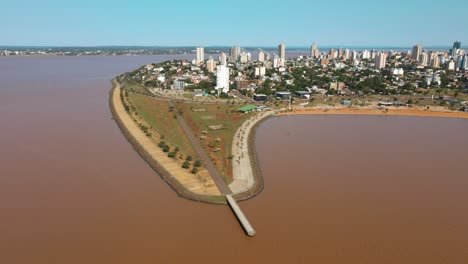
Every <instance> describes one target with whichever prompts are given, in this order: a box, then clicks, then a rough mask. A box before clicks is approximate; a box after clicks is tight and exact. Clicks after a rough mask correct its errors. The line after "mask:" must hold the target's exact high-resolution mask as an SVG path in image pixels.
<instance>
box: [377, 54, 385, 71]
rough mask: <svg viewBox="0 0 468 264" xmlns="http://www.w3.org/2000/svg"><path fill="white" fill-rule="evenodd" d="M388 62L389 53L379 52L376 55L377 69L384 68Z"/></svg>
mask: <svg viewBox="0 0 468 264" xmlns="http://www.w3.org/2000/svg"><path fill="white" fill-rule="evenodd" d="M386 63H387V53H385V52H379V53H377V55H375V68H376V69H379V70H380V69H383V68H385V64H386Z"/></svg>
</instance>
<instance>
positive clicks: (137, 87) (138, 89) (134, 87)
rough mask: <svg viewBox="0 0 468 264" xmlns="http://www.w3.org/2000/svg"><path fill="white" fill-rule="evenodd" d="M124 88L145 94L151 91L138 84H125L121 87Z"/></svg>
mask: <svg viewBox="0 0 468 264" xmlns="http://www.w3.org/2000/svg"><path fill="white" fill-rule="evenodd" d="M123 89H124V90H127V91H129V92H134V93H139V94H145V95H151V92H149V91H148V90H147V89H145V88H144V87H142V86H140V85H138V84H127V85H125V86H124V87H123Z"/></svg>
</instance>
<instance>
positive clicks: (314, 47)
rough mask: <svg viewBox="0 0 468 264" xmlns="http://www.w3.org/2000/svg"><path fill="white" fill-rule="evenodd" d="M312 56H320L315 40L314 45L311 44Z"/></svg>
mask: <svg viewBox="0 0 468 264" xmlns="http://www.w3.org/2000/svg"><path fill="white" fill-rule="evenodd" d="M310 57H311V58H313V59H315V58H317V57H318V48H317V44H316V43H315V42H314V43H312V46H310Z"/></svg>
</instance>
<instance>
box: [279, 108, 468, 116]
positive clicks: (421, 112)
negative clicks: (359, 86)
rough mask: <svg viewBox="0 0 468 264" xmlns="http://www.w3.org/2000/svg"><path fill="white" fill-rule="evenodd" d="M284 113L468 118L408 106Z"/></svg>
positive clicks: (308, 110)
mask: <svg viewBox="0 0 468 264" xmlns="http://www.w3.org/2000/svg"><path fill="white" fill-rule="evenodd" d="M278 115H280V116H284V115H389V116H422V117H424V116H425V117H450V118H468V112H461V111H448V110H444V109H422V108H410V107H388V108H385V109H375V108H358V107H356V108H355V107H341V108H340V107H333V108H329V107H313V108H303V109H293V110H292V111H282V112H280V113H278Z"/></svg>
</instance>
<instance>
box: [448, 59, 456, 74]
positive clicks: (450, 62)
mask: <svg viewBox="0 0 468 264" xmlns="http://www.w3.org/2000/svg"><path fill="white" fill-rule="evenodd" d="M447 69H448V70H449V71H454V70H455V62H454V61H453V60H451V61H449V63H448V64H447Z"/></svg>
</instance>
